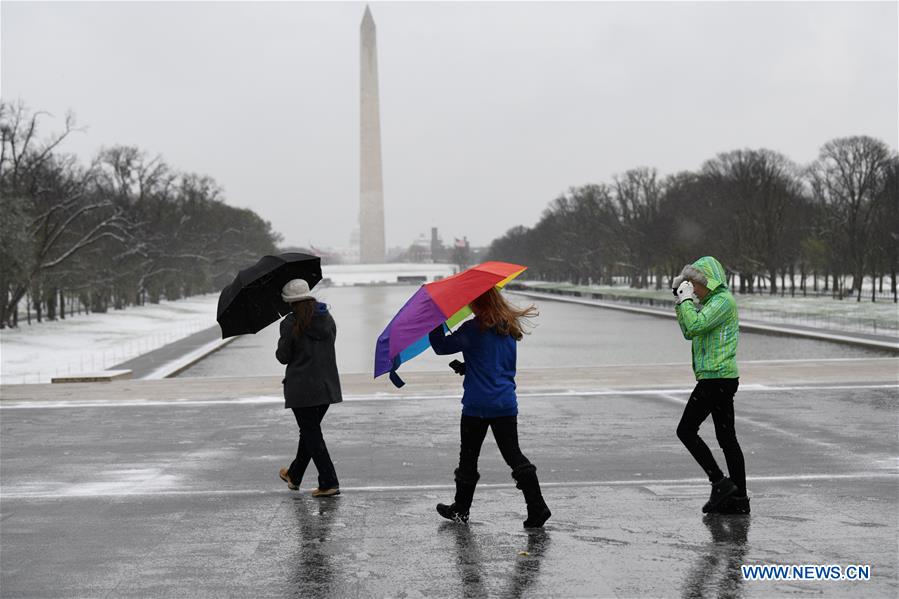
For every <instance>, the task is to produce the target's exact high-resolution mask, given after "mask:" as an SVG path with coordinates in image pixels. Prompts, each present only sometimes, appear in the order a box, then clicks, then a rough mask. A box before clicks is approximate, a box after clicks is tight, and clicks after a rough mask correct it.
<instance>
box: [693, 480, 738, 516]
mask: <svg viewBox="0 0 899 599" xmlns="http://www.w3.org/2000/svg"><path fill="white" fill-rule="evenodd" d="M736 492H737V485H735V484H734V481H732V480H731V479H729V478H727V477H726V476H725V477H724V478H722V479H721V480H719V481H718V482H716V483H714V484H713V485H712V494H711V495H710V496H709V500H708V501H706V502H705V505H704V506H702V513H703V514H708V513H709V512H711V511H713V510H714V509H715V508H716V507H718V505H719V504H720V503H721V502H722V501H724V500H725V499H727V498H728V497H730V496H731V495H733V494H734V493H736Z"/></svg>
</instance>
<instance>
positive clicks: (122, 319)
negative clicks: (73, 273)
mask: <svg viewBox="0 0 899 599" xmlns="http://www.w3.org/2000/svg"><path fill="white" fill-rule="evenodd" d="M217 303H218V294H208V295H202V296H196V297H192V298H188V299H182V300H177V301H171V302H166V301H164V302H161V303H159V304H150V305H145V306H135V307H131V308H128V309H126V310H110V311H109V312H107V313H105V314H86V315H76V316H73V317H70V318H66V319H65V320H57V321H45V322H42V323H40V324H32V325H22V326H20V327H19V328H17V329H4V330H2V331H0V383H6V384H18V383H47V382H49V381H50V379H51V378H52V377H54V376H57V375H62V374H71V373H78V372H91V371H97V370H104V369H106V368H109V367H110V366H113V365H115V364H119V363H121V362H124V361H125V360H129V359H131V358H134V357H136V356H139V355H141V354H144V353H147V352H149V351H152V350H154V349H156V348H158V347H162V346H163V345H166V344H168V343H171V342H173V341H177V340H178V339H181V338H183V337H187V336H188V335H191V334H193V333H196V332H197V331H201V330H203V329H206V328H209V327H211V326H213V325H215V324H216V321H215V311H216V305H217Z"/></svg>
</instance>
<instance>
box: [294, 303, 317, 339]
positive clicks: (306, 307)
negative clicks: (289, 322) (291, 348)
mask: <svg viewBox="0 0 899 599" xmlns="http://www.w3.org/2000/svg"><path fill="white" fill-rule="evenodd" d="M316 305H317V303H316V301H315V298H314V297H310V298H305V299H302V300H300V301H298V302H291V304H290V309H291V311H292V312H293V315H294V316H295V317H296V322H294V323H293V336H294V337H300V336H301V335H302V334H303V333H304V332H305V331H306V329H308V328H309V325H310V324H312V316H313V315H314V314H315V308H316Z"/></svg>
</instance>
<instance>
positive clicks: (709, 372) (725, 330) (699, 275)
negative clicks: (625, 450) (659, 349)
mask: <svg viewBox="0 0 899 599" xmlns="http://www.w3.org/2000/svg"><path fill="white" fill-rule="evenodd" d="M672 290H673V292H674V295H675V297H676V298H677V299H676V300H675V309H676V310H677V322H678V324H679V325H680V328H681V332H682V333H683V334H684V338H685V339H688V340H690V341H691V342H692V343H693V372H694V373H695V374H696V387H695V388H694V389H693V393H691V394H690V399H689V400H688V401H687V405H686V407H685V408H684V413H683V415H682V416H681V419H680V423H679V424H678V425H677V436H678V438H679V439H680V440H681V442H682V443H683V444H684V445H685V446H686V448H687V450H688V451H689V452H690V454H691V455H692V456H693V458H694V459H695V460H696V461H697V462H699V465H700V466H702V469H703V470H705V473H706V474H707V475H708V477H709V481H710V482H711V483H712V494H711V497H709V500H708V502H706V504H705V505H704V506H703V507H702V511H703V512H705V513H709V512H716V513H726V514H748V513H749V497H748V496H747V495H746V465H745V462H744V460H743V450H742V449H740V444H739V443H738V442H737V434H736V430H735V429H734V395H735V394H736V392H737V387H738V386H739V381H740V379H739V371H738V369H737V343H738V342H739V340H740V322H739V319H738V318H737V303H736V301H735V300H734V296H733V295H731V293H730V291H729V290H728V289H727V277H726V275H725V274H724V267H722V266H721V263H720V262H718V260H716V259H715V258H713V257H711V256H704V257H702V258H700V259H699V260H697V261H696V262H694V263H693V264H688V265H686V266H684V269H683V271H681V274H680V276H678V277H676V278H675V279H674V281H673V282H672ZM709 414H711V416H712V421H713V422H714V423H715V436H716V437H717V439H718V444H719V445H720V446H721V449H722V451H723V452H724V458H725V460H726V461H727V470H728V473H729V474H730V476H729V477H727V476H724V473H723V472H722V471H721V469H720V468H719V467H718V464H717V462H715V458H714V457H713V456H712V452H711V450H709V447H708V445H706V444H705V442H704V441H703V440H702V438H701V437H700V436H699V425H700V424H702V422H703V421H704V420H705V419H706V418H708V416H709Z"/></svg>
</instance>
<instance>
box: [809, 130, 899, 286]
mask: <svg viewBox="0 0 899 599" xmlns="http://www.w3.org/2000/svg"><path fill="white" fill-rule="evenodd" d="M890 160H891V152H890V150H889V148H888V147H887V145H886V144H884V143H883V142H882V141H880V140H877V139H873V138H871V137H866V136H857V137H843V138H839V139H834V140H831V141H829V142H827V143H826V144H824V146H823V147H822V148H821V151H820V153H819V155H818V160H817V161H816V162H815V163H814V164H813V165H812V166H811V168H810V169H809V180H810V182H811V186H812V189H813V193H814V197H815V198H816V199H817V200H818V201H820V202H822V203H823V204H825V206H826V207H827V209H828V211H829V213H830V219H829V225H830V228H831V231H832V234H833V235H832V236H833V238H834V241H837V240H838V239H840V240H841V241H842V242H843V243H845V252H846V256H847V258H848V261H849V267H850V268H851V269H852V270H851V274H852V275H853V277H852V288H853V290H855V291H856V293H857V295H856V300H857V301H861V294H862V281H863V279H864V275H865V273H866V272H868V271H867V267H868V266H869V263H870V260H871V255H872V251H873V244H872V243H871V235H872V232H873V228H874V227H875V225H876V220H875V219H876V216H877V214H878V213H879V211H880V205H881V204H882V203H883V202H884V201H885V200H886V195H885V194H884V193H883V188H884V185H885V182H886V175H887V170H888V168H889V165H890Z"/></svg>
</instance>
